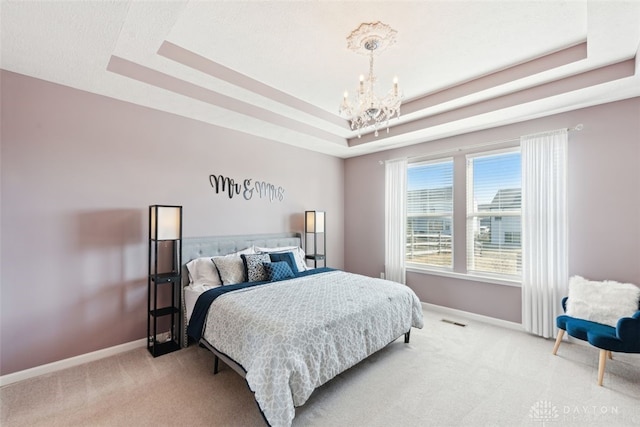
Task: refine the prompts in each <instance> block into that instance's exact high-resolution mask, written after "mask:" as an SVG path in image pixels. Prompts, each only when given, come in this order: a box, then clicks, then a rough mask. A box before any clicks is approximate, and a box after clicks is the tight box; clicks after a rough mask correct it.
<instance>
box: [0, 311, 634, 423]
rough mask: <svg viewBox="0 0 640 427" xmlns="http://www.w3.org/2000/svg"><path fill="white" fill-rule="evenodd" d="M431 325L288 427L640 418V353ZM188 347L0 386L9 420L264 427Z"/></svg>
mask: <svg viewBox="0 0 640 427" xmlns="http://www.w3.org/2000/svg"><path fill="white" fill-rule="evenodd" d="M425 316H426V319H425V320H426V326H425V328H424V329H422V330H413V332H412V334H411V343H410V344H408V345H407V344H404V342H403V340H402V339H399V340H397V341H396V342H394V343H392V344H391V345H389V346H388V347H387V348H385V349H383V350H382V351H380V352H378V353H376V354H375V355H373V356H372V357H370V358H369V359H367V360H366V361H364V362H362V363H360V364H359V365H357V366H356V367H354V368H352V369H350V370H349V371H347V372H345V373H343V374H341V375H339V376H338V377H336V378H334V379H333V380H332V381H330V382H329V383H327V384H325V385H324V386H323V387H321V388H319V389H318V390H316V391H315V392H314V394H313V395H312V396H311V398H310V399H309V401H308V402H307V403H306V404H305V405H304V406H302V407H300V408H298V409H297V411H296V418H295V420H294V426H350V427H354V426H520V425H521V426H542V425H543V424H544V425H547V426H561V425H562V426H564V425H574V426H585V425H594V426H596V425H599V426H616V425H621V426H631V425H640V357H639V355H623V354H614V359H615V360H613V361H610V362H609V363H608V366H607V371H606V374H605V379H604V381H605V382H604V387H598V386H597V385H596V376H597V364H598V351H597V350H596V349H594V348H591V347H588V346H585V345H580V344H571V343H563V345H562V346H561V347H560V350H559V352H558V356H552V355H551V350H552V347H553V341H551V340H544V339H541V338H537V337H533V336H531V335H528V334H526V333H523V332H518V331H513V330H508V329H503V328H500V327H496V326H492V325H487V324H484V323H481V322H475V321H474V322H468V321H464V320H462V319H454V320H460V321H463V322H465V323H467V326H466V327H460V326H455V325H451V324H449V323H444V322H441V321H440V320H441V319H442V317H443V316H442V315H440V314H438V313H425ZM449 318H450V317H449ZM212 369H213V357H212V355H211V354H210V353H209V352H208V351H207V350H205V349H202V348H199V347H197V346H191V347H189V348H187V349H184V350H180V351H178V352H175V353H171V354H168V355H165V356H161V357H159V358H156V359H154V358H152V357H151V356H150V355H149V354H148V352H147V351H146V349H138V350H134V351H130V352H127V353H123V354H121V355H117V356H113V357H110V358H107V359H103V360H100V361H96V362H92V363H88V364H85V365H82V366H79V367H75V368H71V369H67V370H64V371H60V372H57V373H53V374H48V375H43V376H41V377H38V378H34V379H30V380H26V381H22V382H19V383H15V384H10V385H8V386H5V387H3V388H2V389H0V399H1V407H0V408H1V418H0V424H1V425H2V426H3V427H9V426H151V425H153V426H264V425H265V423H264V421H263V419H262V416H261V415H260V411H259V410H258V407H257V405H256V403H255V401H254V400H253V395H252V393H251V392H250V391H249V389H248V387H247V385H246V383H245V382H244V380H243V379H242V378H241V377H240V376H238V375H237V374H236V373H235V372H234V371H233V370H231V369H230V368H228V367H226V366H224V365H223V364H221V371H220V373H219V374H218V375H216V376H213V374H212Z"/></svg>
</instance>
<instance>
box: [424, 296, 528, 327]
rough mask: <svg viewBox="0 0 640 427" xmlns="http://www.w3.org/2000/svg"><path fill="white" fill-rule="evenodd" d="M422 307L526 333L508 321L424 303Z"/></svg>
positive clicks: (518, 324) (516, 324)
mask: <svg viewBox="0 0 640 427" xmlns="http://www.w3.org/2000/svg"><path fill="white" fill-rule="evenodd" d="M422 307H423V308H424V309H425V310H427V311H435V312H438V313H442V314H446V315H449V316H454V317H455V316H457V317H461V318H463V319H469V320H476V321H478V322H483V323H489V324H490V325H495V326H502V327H503V328H508V329H513V330H516V331H524V328H523V327H522V324H520V323H516V322H510V321H508V320H502V319H496V318H495V317H489V316H483V315H482V314H476V313H470V312H468V311H463V310H457V309H455V308H449V307H444V306H441V305H435V304H430V303H428V302H423V303H422Z"/></svg>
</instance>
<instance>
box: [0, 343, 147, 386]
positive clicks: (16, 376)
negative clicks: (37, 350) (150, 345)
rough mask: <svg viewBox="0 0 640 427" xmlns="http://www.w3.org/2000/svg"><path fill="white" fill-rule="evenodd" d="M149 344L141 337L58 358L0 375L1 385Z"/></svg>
mask: <svg viewBox="0 0 640 427" xmlns="http://www.w3.org/2000/svg"><path fill="white" fill-rule="evenodd" d="M146 345H147V340H146V339H145V338H141V339H139V340H136V341H131V342H128V343H124V344H120V345H116V346H113V347H109V348H104V349H102V350H97V351H92V352H91V353H86V354H81V355H80V356H74V357H70V358H68V359H63V360H58V361H57V362H51V363H47V364H46V365H40V366H36V367H34V368H29V369H25V370H24V371H18V372H14V373H12V374H7V375H2V376H0V387H3V386H5V385H8V384H12V383H15V382H18V381H22V380H26V379H29V378H34V377H37V376H40V375H44V374H49V373H52V372H56V371H61V370H63V369H67V368H71V367H74V366H78V365H82V364H83V363H88V362H93V361H94V360H99V359H104V358H105V357H109V356H114V355H116V354H119V353H124V352H125V351H130V350H134V349H136V348H140V347H144V346H146Z"/></svg>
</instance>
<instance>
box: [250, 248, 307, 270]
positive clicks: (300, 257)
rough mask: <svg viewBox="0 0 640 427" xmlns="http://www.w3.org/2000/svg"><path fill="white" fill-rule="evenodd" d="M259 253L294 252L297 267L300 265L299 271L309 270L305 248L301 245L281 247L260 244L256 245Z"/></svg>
mask: <svg viewBox="0 0 640 427" xmlns="http://www.w3.org/2000/svg"><path fill="white" fill-rule="evenodd" d="M254 248H255V250H256V252H257V253H266V254H268V253H279V254H281V253H284V252H293V257H294V258H295V260H296V267H298V271H307V270H308V269H309V267H308V266H307V263H306V261H305V254H304V250H302V248H301V247H299V246H282V247H280V248H262V247H260V246H255V247H254Z"/></svg>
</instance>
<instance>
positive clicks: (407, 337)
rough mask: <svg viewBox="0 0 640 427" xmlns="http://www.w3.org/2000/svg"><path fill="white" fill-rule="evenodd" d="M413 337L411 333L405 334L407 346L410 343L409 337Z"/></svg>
mask: <svg viewBox="0 0 640 427" xmlns="http://www.w3.org/2000/svg"><path fill="white" fill-rule="evenodd" d="M410 336H411V331H409V332H407V333H406V334H404V343H405V344H407V343H408V342H409V337H410Z"/></svg>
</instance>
